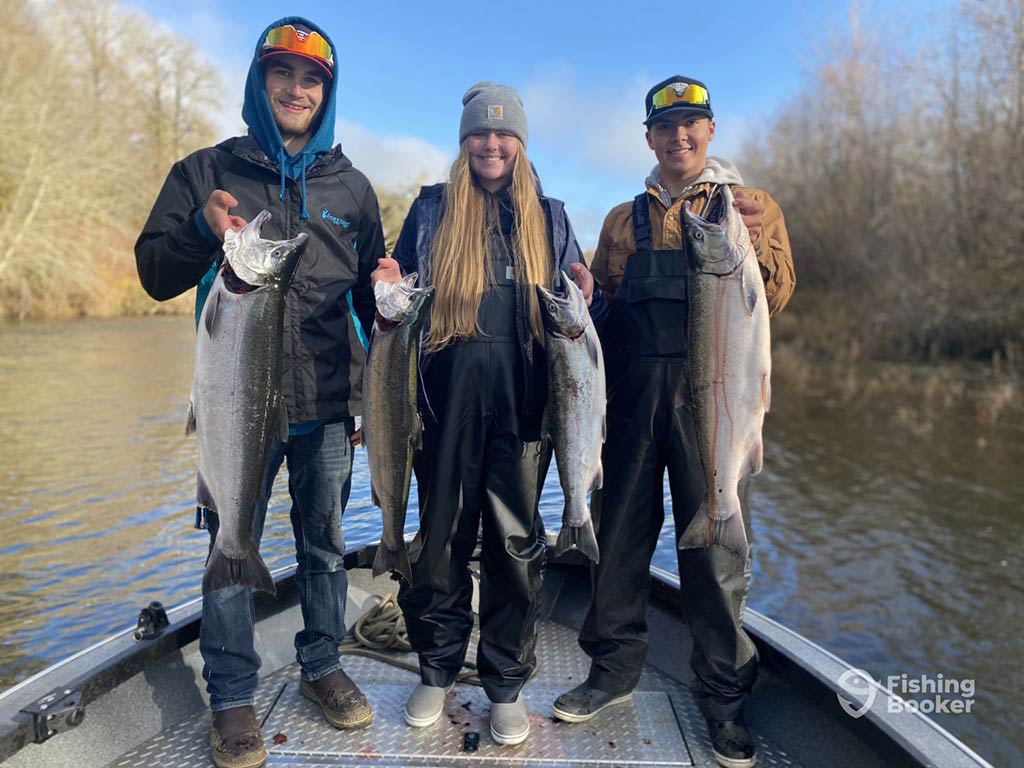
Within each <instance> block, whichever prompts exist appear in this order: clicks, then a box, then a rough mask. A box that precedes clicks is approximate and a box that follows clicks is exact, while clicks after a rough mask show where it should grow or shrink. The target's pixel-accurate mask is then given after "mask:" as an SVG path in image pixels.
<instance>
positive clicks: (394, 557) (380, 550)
mask: <svg viewBox="0 0 1024 768" xmlns="http://www.w3.org/2000/svg"><path fill="white" fill-rule="evenodd" d="M390 571H398V572H399V573H400V574H402V577H403V578H404V579H405V580H406V582H407V583H409V584H412V563H410V562H409V549H408V547H406V546H405V542H404V541H403V542H402V543H401V544H399V545H398V548H397V549H388V548H387V547H385V546H384V542H381V543H380V544H378V545H377V554H376V556H375V557H374V558H373V575H374V577H375V578H376V577H377V576H380V575H381V574H382V573H388V572H390Z"/></svg>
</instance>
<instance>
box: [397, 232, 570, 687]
mask: <svg viewBox="0 0 1024 768" xmlns="http://www.w3.org/2000/svg"><path fill="white" fill-rule="evenodd" d="M506 242H507V241H506V240H504V239H503V238H502V237H501V236H500V235H498V234H497V233H495V236H494V237H492V249H491V250H492V258H493V261H492V264H493V266H494V277H495V282H496V284H495V285H494V286H491V287H490V288H488V289H487V290H486V291H485V293H484V295H483V297H482V298H481V302H480V310H479V314H478V316H477V318H478V324H479V327H480V332H478V333H477V335H476V336H475V337H474V338H472V339H470V340H468V341H459V342H455V343H453V344H450V345H449V346H447V347H445V348H444V349H442V350H440V351H439V352H437V353H435V354H434V355H432V356H431V359H430V361H429V365H428V366H426V367H425V369H424V370H423V372H422V376H423V388H424V391H425V393H426V396H427V400H428V402H429V406H430V408H429V409H424V411H425V413H424V434H423V450H422V451H420V452H419V453H418V454H417V455H416V459H415V464H414V468H415V471H416V482H417V485H418V488H419V501H420V530H419V533H418V534H417V536H416V539H415V541H414V542H413V544H412V546H411V547H410V559H411V560H412V578H413V581H412V586H409V585H403V588H402V590H401V592H400V595H399V602H400V603H401V605H402V609H403V612H404V614H405V619H406V624H407V626H408V630H409V639H410V641H411V642H412V646H413V649H414V650H415V651H416V652H417V654H418V655H419V661H420V676H421V679H422V681H423V682H424V683H425V684H427V685H433V686H449V685H451V684H453V683H454V682H455V680H456V676H457V675H458V673H459V671H460V669H461V667H462V662H463V660H464V658H465V656H466V650H467V646H468V644H469V637H470V631H471V630H472V628H473V612H472V608H471V599H472V595H473V585H472V581H471V578H470V571H469V559H470V556H471V555H472V553H473V551H474V549H475V548H476V544H477V534H478V531H479V530H480V529H481V524H482V529H483V534H482V542H481V554H480V645H479V648H478V649H477V668H478V670H479V673H480V678H481V681H482V683H483V687H484V690H485V691H486V693H487V696H488V698H489V699H490V700H491V701H494V702H504V703H508V702H512V701H514V700H515V699H516V697H517V696H518V695H519V691H520V690H521V689H522V687H523V685H524V684H525V683H526V681H527V679H528V678H529V677H530V675H531V674H532V673H533V670H534V668H535V666H536V657H535V649H536V640H537V633H536V625H537V614H538V609H539V600H540V588H541V568H542V565H543V558H544V549H545V542H546V539H545V535H544V524H543V522H542V521H541V517H540V513H539V511H538V508H537V505H538V502H539V501H540V492H541V488H542V486H543V482H544V476H545V475H546V474H547V469H548V464H549V462H550V458H551V454H550V450H545V451H542V450H541V443H540V421H541V415H540V414H536V415H524V413H523V411H524V403H523V402H522V401H523V400H524V391H525V386H524V380H525V379H524V377H525V376H529V375H534V373H535V371H531V370H524V363H523V354H522V350H521V343H520V339H519V335H520V333H521V329H519V330H517V310H516V306H517V301H519V299H518V298H517V286H516V282H515V279H514V277H513V267H512V263H511V259H510V258H509V255H508V248H507V246H506V244H505V243H506ZM534 360H535V362H534V363H533V364H532V366H528V367H536V366H537V365H541V366H542V365H543V353H542V352H541V351H540V349H539V348H537V349H535V350H534Z"/></svg>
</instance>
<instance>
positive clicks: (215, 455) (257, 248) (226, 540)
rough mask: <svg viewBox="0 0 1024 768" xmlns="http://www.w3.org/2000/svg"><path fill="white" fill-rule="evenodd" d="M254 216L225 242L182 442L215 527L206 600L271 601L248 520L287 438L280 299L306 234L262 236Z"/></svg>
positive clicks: (202, 326) (262, 216) (199, 339)
mask: <svg viewBox="0 0 1024 768" xmlns="http://www.w3.org/2000/svg"><path fill="white" fill-rule="evenodd" d="M269 219H270V213H269V212H268V211H262V212H260V213H259V214H258V215H257V216H256V218H254V219H253V220H252V221H251V222H250V223H249V224H247V225H246V226H245V227H243V228H242V230H241V231H239V232H231V231H229V232H227V233H225V238H224V262H223V264H221V267H220V269H219V270H218V272H217V277H216V279H215V280H214V282H213V286H212V287H211V288H210V293H209V295H208V296H207V299H206V304H205V305H204V306H203V311H202V314H201V315H200V317H199V326H198V328H197V330H196V358H195V371H194V374H193V377H192V398H191V403H190V404H189V411H188V423H187V426H186V428H185V433H186V434H192V433H193V432H195V433H196V435H197V437H198V441H199V475H198V478H197V489H196V504H198V505H199V506H200V507H205V508H206V509H209V510H211V511H214V512H216V513H217V515H218V518H219V520H220V527H219V529H218V531H217V539H216V541H215V542H214V545H213V550H212V551H211V553H210V557H209V559H208V560H207V562H206V572H205V574H204V575H203V594H204V595H205V594H208V593H209V592H212V591H214V590H217V589H223V588H224V587H228V586H233V585H238V586H242V587H248V588H251V589H260V590H263V591H265V592H270V593H272V594H273V593H274V592H275V591H276V590H275V589H274V580H273V579H272V578H271V576H270V571H269V570H268V569H267V565H266V563H264V562H263V558H261V557H260V555H259V552H258V551H257V548H256V545H255V543H254V542H253V540H252V519H253V514H254V512H255V508H256V503H257V501H258V499H259V493H260V486H261V485H262V483H263V477H264V473H265V471H266V462H267V451H268V449H269V447H270V445H271V444H272V442H274V441H278V440H280V441H285V440H287V439H288V414H287V411H286V409H285V403H284V397H283V396H282V394H281V347H282V340H281V337H282V326H283V319H284V300H285V294H286V293H287V291H288V286H289V284H290V283H291V279H292V274H293V273H294V271H295V265H296V263H297V262H298V260H299V256H300V255H301V254H302V252H303V250H304V249H305V246H306V241H307V240H308V238H309V235H306V234H300V235H299V236H298V237H296V238H294V239H292V240H282V241H276V242H275V241H270V240H263V239H261V238H260V230H261V229H262V228H263V225H264V224H265V223H266V222H267V221H268V220H269Z"/></svg>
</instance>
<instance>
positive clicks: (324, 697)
mask: <svg viewBox="0 0 1024 768" xmlns="http://www.w3.org/2000/svg"><path fill="white" fill-rule="evenodd" d="M299 693H301V694H302V695H303V696H305V697H306V698H307V699H309V700H310V701H314V702H316V703H317V704H319V705H320V711H321V712H323V715H324V719H325V720H326V721H327V722H328V723H330V724H331V725H333V726H334V727H335V728H343V729H349V728H362V727H363V726H364V725H369V724H370V720H372V719H373V711H372V710H371V709H370V704H369V702H367V700H366V696H364V695H363V692H362V691H361V690H359V686H358V685H356V684H355V682H354V681H353V680H352V678H351V677H349V676H348V675H346V674H345V670H343V669H339V670H337V671H336V672H332V673H331V674H329V675H327V676H326V677H321V678H320V679H319V680H313V681H309V680H303V681H302V682H301V683H299Z"/></svg>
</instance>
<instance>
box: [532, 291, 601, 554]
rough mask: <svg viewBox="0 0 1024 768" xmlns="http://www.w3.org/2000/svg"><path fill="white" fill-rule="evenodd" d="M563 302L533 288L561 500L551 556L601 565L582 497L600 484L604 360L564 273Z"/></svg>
mask: <svg viewBox="0 0 1024 768" xmlns="http://www.w3.org/2000/svg"><path fill="white" fill-rule="evenodd" d="M563 278H564V279H563V284H564V285H565V287H566V292H567V293H566V296H565V297H564V298H563V297H560V296H557V295H556V294H554V293H553V292H551V291H549V290H547V289H545V288H544V287H543V286H540V285H538V286H537V296H538V299H539V300H540V312H541V318H542V319H543V321H544V346H545V350H546V352H547V359H548V404H547V408H546V409H545V411H544V433H545V436H546V437H547V439H549V440H551V442H552V444H553V445H554V451H555V461H556V462H557V463H558V481H559V483H560V484H561V486H562V494H563V496H564V497H565V508H564V509H563V511H562V530H561V531H559V533H558V541H557V542H556V544H555V554H556V555H560V554H562V553H563V552H565V551H566V550H569V549H578V550H579V551H581V552H582V553H583V554H585V555H586V556H587V557H589V558H590V559H591V560H593V561H594V562H595V563H596V562H598V560H599V559H600V554H599V552H598V548H597V538H596V537H595V535H594V522H593V520H591V518H590V508H589V506H588V505H587V494H588V493H590V492H591V491H595V490H597V489H598V488H600V487H601V486H602V484H603V483H604V470H603V468H602V466H601V447H602V446H603V445H604V440H605V433H606V425H605V380H604V355H603V353H602V351H601V342H600V340H599V339H598V338H597V330H596V329H595V328H594V323H593V321H591V319H590V312H589V311H588V309H587V303H586V301H585V300H584V298H583V292H582V291H580V289H579V288H578V287H577V286H576V283H574V282H573V281H572V279H571V278H570V277H569V276H568V275H565V274H564V273H563Z"/></svg>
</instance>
